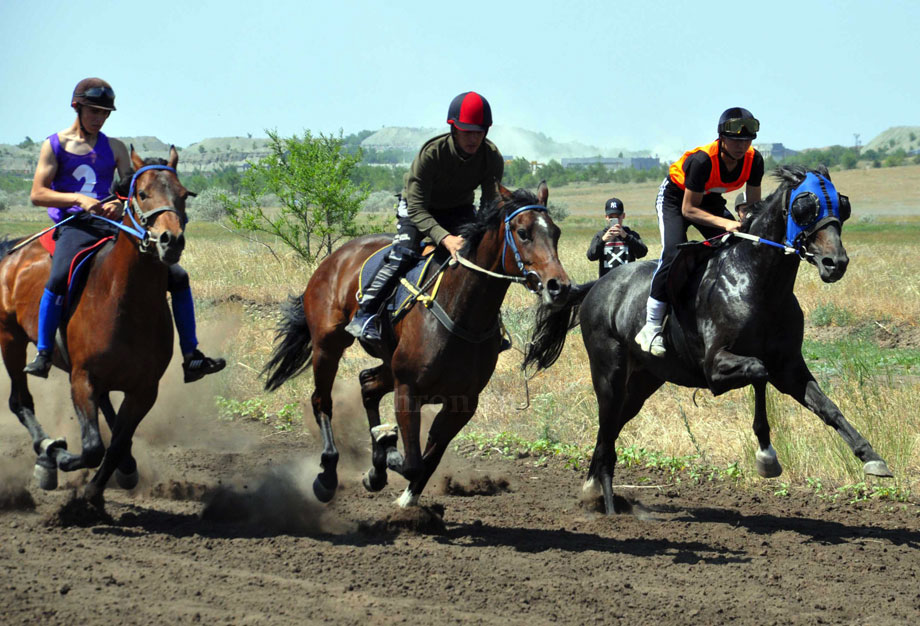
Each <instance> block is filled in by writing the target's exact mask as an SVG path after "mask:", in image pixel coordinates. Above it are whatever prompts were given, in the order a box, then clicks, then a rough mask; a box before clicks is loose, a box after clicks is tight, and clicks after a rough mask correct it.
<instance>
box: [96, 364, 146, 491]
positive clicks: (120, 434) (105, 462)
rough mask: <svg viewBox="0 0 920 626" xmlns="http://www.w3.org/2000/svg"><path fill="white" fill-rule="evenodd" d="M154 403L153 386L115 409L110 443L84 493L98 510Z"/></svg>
mask: <svg viewBox="0 0 920 626" xmlns="http://www.w3.org/2000/svg"><path fill="white" fill-rule="evenodd" d="M157 382H159V381H157ZM156 399H157V388H156V387H155V386H154V387H151V388H149V389H145V390H143V391H141V392H135V393H126V394H125V399H124V400H123V401H122V403H121V406H120V407H119V408H118V415H117V416H116V418H115V419H114V420H113V422H114V425H113V426H112V441H111V443H110V444H109V449H108V450H106V451H105V455H104V456H103V458H102V463H101V465H100V466H99V469H98V470H97V471H96V473H95V474H94V475H93V477H92V478H91V479H90V481H89V484H87V485H86V489H85V490H84V492H83V496H84V497H85V498H86V500H87V501H89V502H90V504H93V505H94V506H97V507H99V508H100V509H101V508H102V506H103V497H102V492H103V490H104V489H105V486H106V484H107V483H108V482H109V479H110V478H111V477H112V474H113V473H114V472H115V470H116V468H119V467H122V464H123V462H124V460H125V456H126V455H127V456H130V455H131V441H132V439H133V438H134V431H135V430H137V425H138V424H140V422H141V420H142V419H144V416H145V415H147V412H148V411H150V409H151V407H153V403H154V402H155V401H156ZM109 407H111V404H109ZM110 423H111V422H110ZM132 460H133V459H132ZM136 468H137V465H136V464H135V473H136V471H137V469H136Z"/></svg>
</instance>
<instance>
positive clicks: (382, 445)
mask: <svg viewBox="0 0 920 626" xmlns="http://www.w3.org/2000/svg"><path fill="white" fill-rule="evenodd" d="M358 378H359V380H360V381H361V401H362V402H363V403H364V410H365V412H366V413H367V426H368V428H369V429H370V433H371V468H370V469H369V470H368V471H367V473H366V474H364V478H363V479H362V481H361V482H362V483H363V484H364V488H365V489H367V490H368V491H380V490H381V489H383V488H384V487H385V486H386V484H387V455H388V454H389V452H390V451H391V450H392V451H393V452H395V453H396V454H398V451H397V450H396V442H397V434H396V429H395V428H394V427H392V426H388V425H383V426H381V425H380V400H381V398H383V396H385V395H386V394H388V393H390V392H391V391H393V374H392V373H391V372H390V368H389V367H387V366H385V365H378V366H377V367H374V368H371V369H366V370H363V371H362V372H361V374H359V376H358Z"/></svg>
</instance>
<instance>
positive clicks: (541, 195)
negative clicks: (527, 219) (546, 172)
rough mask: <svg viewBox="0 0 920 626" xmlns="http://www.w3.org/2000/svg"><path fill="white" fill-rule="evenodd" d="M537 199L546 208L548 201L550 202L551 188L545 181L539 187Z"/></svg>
mask: <svg viewBox="0 0 920 626" xmlns="http://www.w3.org/2000/svg"><path fill="white" fill-rule="evenodd" d="M537 198H538V199H539V200H540V204H542V205H543V206H546V201H547V200H549V187H547V186H546V181H545V180H541V181H540V184H539V185H537Z"/></svg>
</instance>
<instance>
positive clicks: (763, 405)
mask: <svg viewBox="0 0 920 626" xmlns="http://www.w3.org/2000/svg"><path fill="white" fill-rule="evenodd" d="M754 435H755V436H756V437H757V443H758V444H759V446H760V449H759V450H757V454H756V455H755V458H754V465H755V466H756V468H757V473H758V474H760V476H762V477H763V478H776V477H777V476H779V475H780V474H782V473H783V466H782V465H780V464H779V459H777V458H776V450H774V449H773V444H772V443H770V422H768V421H767V383H765V382H763V381H758V382H756V383H754Z"/></svg>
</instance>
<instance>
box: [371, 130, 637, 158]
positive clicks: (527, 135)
mask: <svg viewBox="0 0 920 626" xmlns="http://www.w3.org/2000/svg"><path fill="white" fill-rule="evenodd" d="M447 130H448V129H447V127H442V128H406V127H400V126H388V127H386V128H382V129H380V130H379V131H377V132H376V133H374V134H373V135H370V136H369V137H366V138H365V139H364V140H363V141H362V142H361V147H362V148H365V149H368V148H369V149H373V150H400V151H405V152H406V153H407V157H408V158H407V159H406V160H407V161H408V160H411V159H412V158H413V157H414V156H415V153H416V152H418V149H419V148H421V147H422V144H423V143H425V142H426V141H428V140H429V139H431V138H432V137H434V136H435V135H440V134H443V133H446V132H447ZM489 139H490V140H491V141H492V142H493V143H494V144H495V145H496V146H498V148H499V150H501V151H502V154H504V155H505V157H506V158H507V157H514V158H517V157H523V158H525V159H527V160H528V161H541V162H547V161H551V160H553V159H555V160H557V161H559V160H561V159H563V158H569V157H585V156H598V155H612V156H617V155H619V154H620V153H621V152H622V153H623V156H627V157H637V156H648V155H649V153H648V151H629V150H620V149H601V148H598V147H597V146H591V145H587V144H583V143H579V142H576V141H572V142H559V141H555V140H554V139H552V138H550V137H547V136H546V135H544V134H543V133H535V132H533V131H530V130H526V129H523V128H516V127H514V126H493V127H492V128H491V129H490V130H489Z"/></svg>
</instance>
